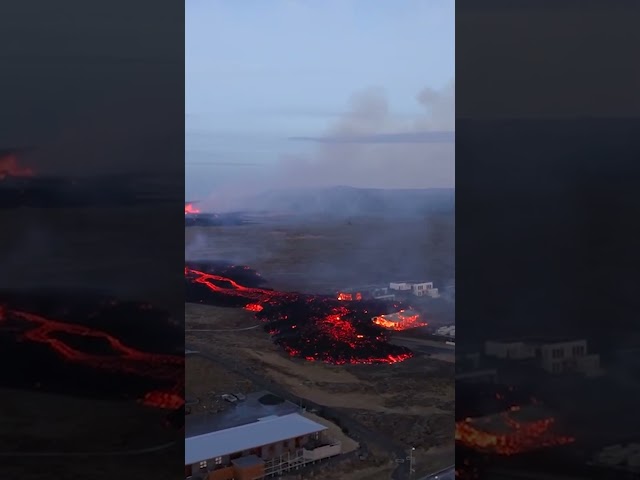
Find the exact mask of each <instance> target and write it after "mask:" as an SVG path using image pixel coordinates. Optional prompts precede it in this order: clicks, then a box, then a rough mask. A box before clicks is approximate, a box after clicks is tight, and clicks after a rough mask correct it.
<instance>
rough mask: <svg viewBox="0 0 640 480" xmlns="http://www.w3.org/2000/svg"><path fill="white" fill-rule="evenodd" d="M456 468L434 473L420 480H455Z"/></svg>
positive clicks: (452, 467)
mask: <svg viewBox="0 0 640 480" xmlns="http://www.w3.org/2000/svg"><path fill="white" fill-rule="evenodd" d="M455 478H456V467H454V466H451V467H448V468H446V469H444V470H440V471H439V472H436V473H432V474H430V475H427V476H426V477H422V478H420V479H419V480H455Z"/></svg>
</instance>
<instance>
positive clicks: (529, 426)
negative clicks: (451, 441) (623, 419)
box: [455, 407, 575, 455]
mask: <svg viewBox="0 0 640 480" xmlns="http://www.w3.org/2000/svg"><path fill="white" fill-rule="evenodd" d="M518 412H520V408H519V407H511V409H510V410H509V411H507V412H503V413H501V414H498V415H492V416H490V417H484V418H475V419H472V418H467V419H466V420H464V421H461V422H456V434H455V438H456V441H457V442H460V443H462V444H464V445H466V446H467V447H469V448H472V449H474V450H478V451H482V452H487V453H493V454H497V455H516V454H519V453H524V452H528V451H532V450H537V449H540V448H544V447H553V446H559V445H566V444H569V443H572V442H574V441H575V439H574V438H572V437H568V436H561V435H556V434H554V433H553V432H552V431H551V430H552V426H553V425H554V424H555V419H554V418H553V417H547V418H542V419H537V420H530V421H522V420H518V419H517V418H516V416H517V414H518Z"/></svg>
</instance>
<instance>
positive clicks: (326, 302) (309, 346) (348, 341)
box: [185, 262, 411, 364]
mask: <svg viewBox="0 0 640 480" xmlns="http://www.w3.org/2000/svg"><path fill="white" fill-rule="evenodd" d="M185 278H186V301H187V302H191V303H200V304H209V305H215V306H226V307H244V308H247V309H249V310H254V309H255V310H254V311H255V315H256V318H258V319H259V320H262V321H263V322H265V330H266V331H267V332H269V333H270V334H271V335H272V337H273V338H274V341H275V342H276V343H277V344H278V345H280V346H281V347H282V348H283V349H284V350H285V351H286V352H287V353H288V354H289V355H291V356H294V357H301V358H304V359H305V360H308V361H316V360H318V361H324V362H328V363H335V364H343V363H395V362H399V361H403V360H405V359H407V358H409V357H410V356H411V351H410V350H409V349H407V348H405V347H401V346H398V345H392V344H390V343H389V337H388V332H387V331H386V330H384V329H383V328H381V327H378V326H377V325H375V324H373V323H372V321H371V319H372V317H373V316H376V315H383V314H387V313H391V312H392V311H397V309H398V308H401V305H400V304H399V303H390V302H382V301H376V300H372V301H357V302H341V301H338V300H336V299H335V298H333V297H329V296H320V295H309V294H300V293H292V292H280V291H276V290H272V289H265V288H260V287H259V286H258V285H260V284H262V283H264V280H263V279H262V277H260V276H259V275H258V274H257V273H256V272H254V271H253V270H251V269H250V268H249V267H246V266H234V265H230V264H225V263H221V262H189V263H188V264H187V266H186V269H185Z"/></svg>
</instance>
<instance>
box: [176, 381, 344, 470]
mask: <svg viewBox="0 0 640 480" xmlns="http://www.w3.org/2000/svg"><path fill="white" fill-rule="evenodd" d="M185 436H186V438H185V478H189V479H193V480H231V479H234V480H257V479H259V478H263V477H264V476H268V475H271V474H274V473H282V472H286V471H289V470H291V469H293V468H296V467H300V466H301V465H304V464H306V463H309V462H313V461H317V460H320V459H323V458H326V457H328V456H334V455H338V454H340V453H341V451H342V446H341V444H340V442H334V441H332V440H331V438H329V437H328V436H327V428H326V427H325V426H324V425H321V424H319V423H317V422H314V421H313V420H311V419H309V418H307V417H305V416H304V414H303V413H302V411H301V410H300V407H299V406H297V405H295V404H293V403H291V402H288V401H285V400H284V399H281V398H279V397H277V396H275V395H272V394H270V393H269V392H265V391H262V392H253V393H249V394H247V395H246V398H245V400H243V401H242V402H235V403H232V404H226V409H224V410H223V411H221V412H218V413H216V414H213V415H212V414H210V413H198V414H192V415H187V416H186V418H185Z"/></svg>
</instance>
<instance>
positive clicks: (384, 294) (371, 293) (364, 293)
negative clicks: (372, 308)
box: [336, 285, 396, 301]
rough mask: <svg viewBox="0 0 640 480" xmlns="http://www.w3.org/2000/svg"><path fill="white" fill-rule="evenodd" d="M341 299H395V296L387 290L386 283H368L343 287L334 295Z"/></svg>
mask: <svg viewBox="0 0 640 480" xmlns="http://www.w3.org/2000/svg"><path fill="white" fill-rule="evenodd" d="M336 298H337V299H338V300H341V301H358V300H371V299H375V300H390V301H393V300H395V298H396V296H395V295H394V294H393V293H390V292H389V287H387V286H386V285H368V286H364V287H357V288H345V289H343V290H340V291H339V292H338V294H337V297H336Z"/></svg>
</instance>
